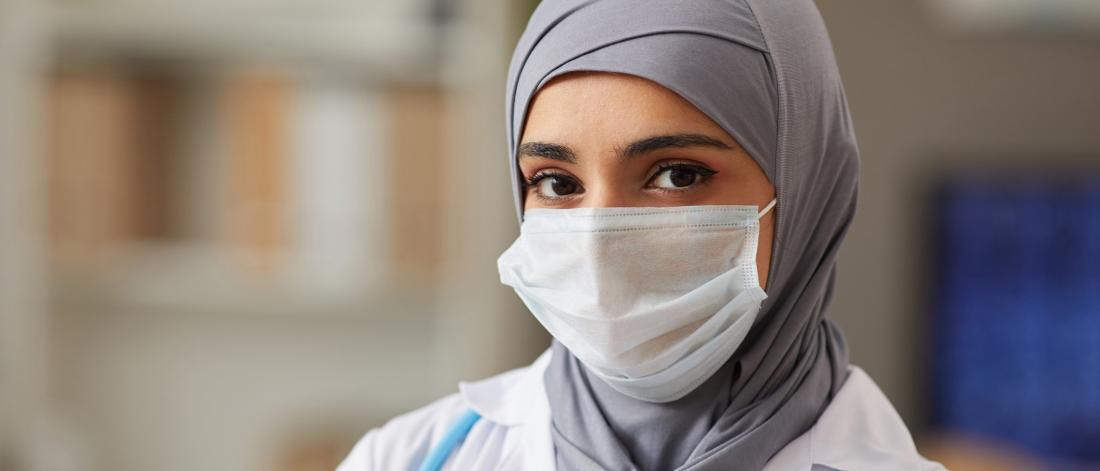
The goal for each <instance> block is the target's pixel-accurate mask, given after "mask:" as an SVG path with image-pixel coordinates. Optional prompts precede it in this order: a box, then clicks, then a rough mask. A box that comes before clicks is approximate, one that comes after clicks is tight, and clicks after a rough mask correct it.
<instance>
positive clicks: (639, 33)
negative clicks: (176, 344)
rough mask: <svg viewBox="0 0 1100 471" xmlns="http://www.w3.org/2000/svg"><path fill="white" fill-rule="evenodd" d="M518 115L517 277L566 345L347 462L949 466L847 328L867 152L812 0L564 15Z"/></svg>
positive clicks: (550, 9)
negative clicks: (850, 250)
mask: <svg viewBox="0 0 1100 471" xmlns="http://www.w3.org/2000/svg"><path fill="white" fill-rule="evenodd" d="M506 100H507V105H508V113H509V123H508V135H509V144H510V146H509V149H510V165H511V168H512V175H513V187H514V189H515V195H516V203H517V211H518V212H519V216H520V219H521V221H522V224H521V235H520V237H519V238H518V239H517V240H516V242H515V243H514V244H513V245H512V247H510V248H509V249H508V250H507V251H506V252H505V253H504V254H503V255H502V256H501V258H500V260H499V261H498V266H499V268H500V272H501V279H502V281H503V282H504V283H505V284H508V285H510V286H512V287H513V288H515V290H516V292H517V294H518V295H519V296H520V297H521V299H523V301H524V302H525V304H526V305H527V306H528V308H529V309H530V310H531V312H532V314H534V315H535V316H536V317H537V318H538V319H539V321H540V322H542V324H543V325H544V326H545V327H546V328H547V329H548V330H549V331H550V333H551V334H552V335H553V336H554V339H555V340H554V342H553V344H552V346H551V348H550V349H549V350H547V351H546V352H545V353H544V354H543V355H542V356H541V357H539V359H538V360H536V361H535V363H534V364H532V365H530V366H528V367H525V368H521V369H518V370H515V371H511V372H508V373H504V374H502V375H499V376H496V377H493V378H489V379H487V380H484V381H481V382H478V383H472V384H462V385H460V392H459V393H457V394H454V395H451V396H448V397H446V398H443V399H441V400H439V401H437V402H435V403H433V404H431V405H429V406H427V407H425V408H423V409H420V410H418V411H415V412H412V413H410V414H406V415H404V416H401V417H398V418H396V419H393V420H392V421H390V422H389V423H388V424H386V425H385V426H383V427H381V428H380V429H377V430H373V431H371V432H369V433H368V434H367V435H366V436H365V437H364V438H363V439H362V440H361V441H360V442H359V444H357V445H356V447H355V448H354V450H353V451H352V452H351V455H350V456H349V457H348V458H347V459H346V461H345V462H344V463H343V464H342V465H341V468H340V469H341V470H363V469H371V470H374V469H386V470H390V469H439V468H440V467H443V466H445V467H447V468H449V469H463V470H465V469H616V470H618V469H623V470H628V469H638V470H671V469H684V470H688V469H690V470H711V469H714V470H719V469H720V470H761V469H765V470H811V469H815V470H817V469H821V470H828V469H836V470H876V471H878V470H918V469H919V470H924V469H942V467H941V466H939V465H938V464H936V463H932V462H928V461H926V460H924V459H923V458H921V457H920V455H919V454H917V452H916V450H915V448H914V446H913V443H912V440H911V438H910V436H909V433H908V431H907V430H906V428H905V426H904V424H902V422H901V420H900V419H899V418H898V416H897V414H896V412H895V411H894V409H893V408H892V406H891V405H890V403H889V401H888V400H887V399H886V398H885V397H884V396H883V395H882V393H881V392H880V391H879V390H878V388H877V387H876V386H875V385H874V383H873V382H872V381H871V379H870V378H868V377H867V375H866V374H865V373H863V372H862V371H861V370H860V369H858V368H856V367H852V366H849V365H848V358H847V352H846V348H845V344H844V340H843V336H842V334H841V332H840V331H839V329H838V328H837V327H836V326H835V324H833V323H832V322H830V321H829V320H828V319H826V318H825V317H824V315H825V310H826V308H827V306H828V304H829V300H830V298H831V294H832V287H833V282H834V276H835V268H834V264H835V260H836V254H837V251H838V249H839V245H840V242H841V239H842V238H843V236H844V233H845V231H846V230H847V228H848V225H849V223H850V221H851V218H852V216H853V213H854V210H855V201H856V188H857V183H856V180H857V172H858V151H857V149H856V142H855V136H854V134H853V131H852V128H851V121H850V118H849V115H848V110H847V105H846V103H845V98H844V93H843V90H842V88H841V83H840V78H839V76H838V74H837V70H836V65H835V63H834V59H833V56H832V50H831V45H830V44H829V41H828V38H827V35H826V32H825V29H824V25H823V24H822V22H821V19H820V16H819V14H818V12H817V10H816V9H815V7H814V6H813V4H812V3H811V2H810V0H681V1H662V2H655V1H645V2H642V1H637V0H599V1H580V0H554V1H545V2H543V3H542V4H541V5H540V6H539V7H538V9H537V10H536V11H535V13H534V15H533V16H532V17H531V20H530V22H529V24H528V26H527V30H526V31H525V33H524V35H523V37H522V38H521V39H520V41H519V44H518V46H517V48H516V51H515V54H514V56H513V59H512V65H511V68H510V71H509V81H508V93H507V98H506ZM765 288H766V291H765ZM765 293H766V294H765Z"/></svg>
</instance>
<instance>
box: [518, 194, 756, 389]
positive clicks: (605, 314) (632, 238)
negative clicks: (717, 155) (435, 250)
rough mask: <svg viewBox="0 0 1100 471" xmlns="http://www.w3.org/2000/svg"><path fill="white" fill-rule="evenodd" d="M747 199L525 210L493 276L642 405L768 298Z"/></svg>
mask: <svg viewBox="0 0 1100 471" xmlns="http://www.w3.org/2000/svg"><path fill="white" fill-rule="evenodd" d="M774 205H775V200H772V202H771V203H770V204H768V206H767V207H766V208H764V209H763V210H762V211H759V212H757V207H756V206H675V207H666V208H577V209H532V210H530V211H527V213H526V215H525V217H524V221H523V224H522V225H521V227H520V236H519V238H517V239H516V241H515V243H513V244H512V246H511V247H509V248H508V250H506V251H505V252H504V254H503V255H501V256H500V259H499V260H498V261H497V267H498V268H499V270H500V278H501V282H503V283H504V284H506V285H508V286H511V287H513V288H515V290H516V293H517V294H519V297H520V298H521V299H522V300H523V302H524V304H526V305H527V308H528V309H530V310H531V313H532V314H534V315H535V317H536V318H538V320H539V322H541V323H542V325H543V326H544V327H546V329H547V330H548V331H550V334H551V335H553V336H554V337H555V338H556V339H558V341H559V342H561V343H562V344H564V345H565V346H566V348H568V349H569V351H570V352H572V353H573V355H575V356H576V357H577V358H578V359H579V360H580V361H581V363H583V364H584V365H585V366H586V367H587V368H588V369H589V370H590V371H591V372H592V373H594V374H595V375H597V376H599V377H600V378H601V379H603V381H605V382H606V383H607V384H608V385H610V386H611V387H613V388H615V390H617V391H619V392H621V393H623V394H625V395H627V396H630V397H633V398H636V399H640V400H644V401H649V402H669V401H674V400H676V399H679V398H681V397H683V396H684V395H686V394H687V393H689V392H691V391H692V390H694V389H695V388H696V387H698V386H699V385H700V384H702V383H703V382H704V381H706V380H707V378H709V377H710V376H711V375H713V374H714V372H715V371H717V370H718V368H719V367H721V366H722V364H724V363H725V362H726V360H728V359H729V357H730V355H732V354H733V352H734V351H735V350H736V349H737V347H738V345H740V343H741V341H742V340H744V338H745V335H746V334H747V333H748V331H749V328H750V327H752V323H753V320H754V319H755V318H756V314H757V312H758V311H759V310H760V305H761V302H762V301H763V300H764V299H765V298H766V297H767V296H766V295H765V294H764V290H763V289H762V288H761V287H760V282H759V277H758V275H757V270H756V247H757V243H758V240H759V235H760V222H759V219H760V218H761V217H763V216H764V215H765V214H767V212H768V211H769V210H771V208H772V207H773V206H774Z"/></svg>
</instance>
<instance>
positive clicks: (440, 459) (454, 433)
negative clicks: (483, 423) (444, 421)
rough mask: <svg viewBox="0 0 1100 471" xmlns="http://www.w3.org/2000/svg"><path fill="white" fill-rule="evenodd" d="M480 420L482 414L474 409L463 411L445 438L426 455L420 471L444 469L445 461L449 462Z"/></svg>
mask: <svg viewBox="0 0 1100 471" xmlns="http://www.w3.org/2000/svg"><path fill="white" fill-rule="evenodd" d="M478 420H481V414H478V413H477V412H475V411H474V410H473V409H469V410H467V411H466V412H465V413H463V414H462V416H460V417H459V418H458V420H457V421H455V423H454V425H452V426H451V428H450V430H447V433H446V434H445V435H443V439H442V440H440V441H439V443H438V444H436V445H435V447H434V448H432V450H431V451H430V452H428V456H425V457H424V461H423V462H422V463H420V468H418V471H439V470H440V469H442V468H443V463H446V462H447V458H448V457H449V456H451V452H452V451H454V449H455V448H457V447H458V444H460V443H462V441H463V440H465V439H466V435H468V434H469V433H470V429H471V428H473V427H474V424H476V423H477V421H478Z"/></svg>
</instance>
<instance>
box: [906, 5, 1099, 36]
mask: <svg viewBox="0 0 1100 471" xmlns="http://www.w3.org/2000/svg"><path fill="white" fill-rule="evenodd" d="M927 3H928V4H929V6H930V7H931V9H932V13H933V15H934V17H935V18H936V19H937V20H938V21H939V22H940V23H941V24H942V25H944V26H946V27H947V28H948V29H949V30H951V31H954V32H957V33H961V34H966V35H971V34H979V35H981V34H995V33H1009V34H1020V33H1023V34H1034V33H1038V34H1043V35H1074V36H1077V35H1091V36H1095V35H1100V2H1097V1H1095V0H927Z"/></svg>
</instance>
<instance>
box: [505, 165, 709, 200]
mask: <svg viewBox="0 0 1100 471" xmlns="http://www.w3.org/2000/svg"><path fill="white" fill-rule="evenodd" d="M676 169H686V170H691V171H693V172H695V173H697V174H698V175H699V181H697V182H695V183H694V184H692V185H691V186H687V187H684V188H675V189H673V188H651V189H652V190H656V191H661V192H668V193H680V192H685V191H691V190H694V189H696V188H698V187H700V186H702V185H703V184H705V183H707V182H708V181H710V179H711V177H713V176H714V175H715V174H717V173H718V171H717V170H712V169H710V168H707V167H704V166H702V165H698V164H692V163H686V162H662V163H660V164H658V165H657V170H656V171H655V172H653V173H652V174H650V175H649V177H648V178H647V179H646V185H647V186H648V185H649V184H650V183H651V182H652V181H653V179H654V178H656V177H657V176H658V175H660V174H662V173H664V172H665V171H668V170H676ZM551 177H557V178H568V179H571V180H574V181H576V178H573V177H572V176H571V175H569V174H567V173H565V172H558V171H553V170H540V171H538V172H535V174H534V175H531V177H530V178H527V179H525V181H524V191H525V192H526V191H530V189H531V188H534V187H536V186H537V185H538V184H539V182H541V181H542V180H544V179H546V178H551ZM576 184H577V185H578V186H580V182H576ZM535 195H536V197H538V198H540V199H543V200H548V201H554V200H562V199H566V198H569V197H571V196H573V195H566V196H548V195H544V194H542V193H539V192H536V193H535Z"/></svg>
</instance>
